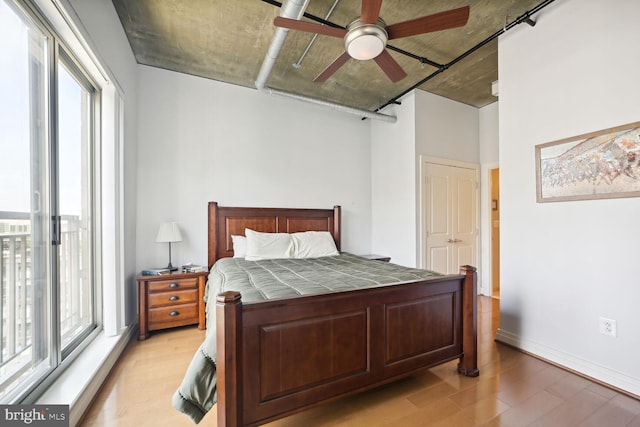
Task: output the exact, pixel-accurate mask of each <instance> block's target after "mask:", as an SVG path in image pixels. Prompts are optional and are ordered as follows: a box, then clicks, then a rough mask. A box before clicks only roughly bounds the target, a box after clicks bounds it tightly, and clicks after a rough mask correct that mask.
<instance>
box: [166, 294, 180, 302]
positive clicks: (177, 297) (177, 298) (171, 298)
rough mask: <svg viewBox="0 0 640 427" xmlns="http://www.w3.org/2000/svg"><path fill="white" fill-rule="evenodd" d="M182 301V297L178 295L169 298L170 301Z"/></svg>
mask: <svg viewBox="0 0 640 427" xmlns="http://www.w3.org/2000/svg"><path fill="white" fill-rule="evenodd" d="M179 299H180V297H179V296H178V295H174V296H172V297H169V301H178V300H179Z"/></svg>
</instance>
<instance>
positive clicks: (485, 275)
mask: <svg viewBox="0 0 640 427" xmlns="http://www.w3.org/2000/svg"><path fill="white" fill-rule="evenodd" d="M498 104H499V103H498V102H494V103H493V104H489V105H487V106H486V107H482V108H480V110H478V113H479V123H478V126H479V133H478V141H479V150H480V237H481V239H480V259H481V261H480V268H479V269H478V274H479V276H480V279H479V282H480V284H481V286H480V293H482V294H483V295H488V296H491V283H492V282H491V169H495V168H497V167H499V164H498V153H499V150H498V141H499V136H498V135H499V130H498V112H499V108H498Z"/></svg>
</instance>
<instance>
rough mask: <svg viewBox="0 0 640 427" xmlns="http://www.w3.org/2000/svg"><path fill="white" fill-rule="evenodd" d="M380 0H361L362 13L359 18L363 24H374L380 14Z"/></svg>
mask: <svg viewBox="0 0 640 427" xmlns="http://www.w3.org/2000/svg"><path fill="white" fill-rule="evenodd" d="M380 7H382V0H362V13H361V16H360V20H361V21H362V22H364V23H365V24H375V23H376V22H378V16H380Z"/></svg>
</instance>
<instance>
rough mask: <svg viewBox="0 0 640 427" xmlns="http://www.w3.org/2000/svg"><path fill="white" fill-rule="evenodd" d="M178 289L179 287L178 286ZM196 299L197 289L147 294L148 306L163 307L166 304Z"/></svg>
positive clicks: (195, 300) (189, 301) (185, 302)
mask: <svg viewBox="0 0 640 427" xmlns="http://www.w3.org/2000/svg"><path fill="white" fill-rule="evenodd" d="M178 289H180V288H178ZM197 301H198V290H197V289H186V290H183V291H173V292H157V293H153V294H149V308H157V307H164V306H167V305H176V304H188V303H194V302H197Z"/></svg>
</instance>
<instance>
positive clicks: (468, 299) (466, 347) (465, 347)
mask: <svg viewBox="0 0 640 427" xmlns="http://www.w3.org/2000/svg"><path fill="white" fill-rule="evenodd" d="M460 274H462V275H464V276H465V278H464V281H463V282H462V357H460V363H459V364H458V372H459V373H461V374H462V375H466V376H468V377H477V376H478V375H480V371H479V370H478V292H477V289H476V288H477V273H476V268H475V267H472V266H470V265H463V266H461V267H460Z"/></svg>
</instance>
